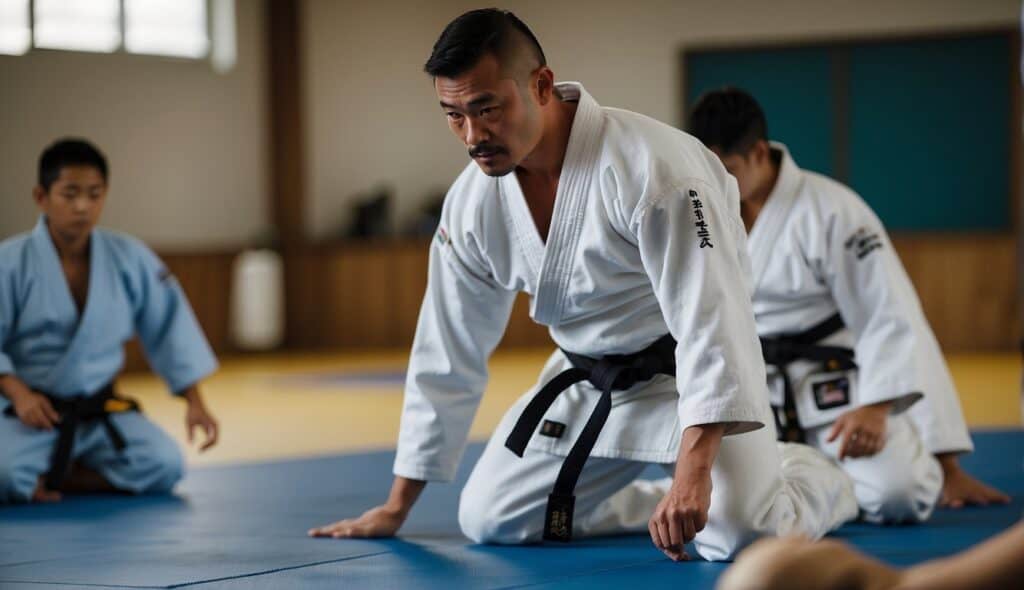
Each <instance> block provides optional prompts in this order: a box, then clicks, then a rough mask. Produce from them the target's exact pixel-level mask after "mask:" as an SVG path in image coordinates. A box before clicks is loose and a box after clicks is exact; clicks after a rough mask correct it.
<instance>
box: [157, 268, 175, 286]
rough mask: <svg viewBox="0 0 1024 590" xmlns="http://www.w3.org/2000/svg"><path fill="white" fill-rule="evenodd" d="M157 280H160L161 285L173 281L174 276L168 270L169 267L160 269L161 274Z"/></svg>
mask: <svg viewBox="0 0 1024 590" xmlns="http://www.w3.org/2000/svg"><path fill="white" fill-rule="evenodd" d="M156 278H158V279H160V282H161V283H166V282H167V281H169V280H171V279H173V278H174V275H172V274H171V271H169V270H167V267H164V268H162V269H160V273H159V274H158V275H156Z"/></svg>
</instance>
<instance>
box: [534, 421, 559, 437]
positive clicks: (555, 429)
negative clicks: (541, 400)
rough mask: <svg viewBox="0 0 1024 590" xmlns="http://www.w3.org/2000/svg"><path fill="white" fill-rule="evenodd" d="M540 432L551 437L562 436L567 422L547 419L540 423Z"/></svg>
mask: <svg viewBox="0 0 1024 590" xmlns="http://www.w3.org/2000/svg"><path fill="white" fill-rule="evenodd" d="M540 434H541V435H542V436H550V437H551V438H562V435H563V434H565V424H562V423H561V422H555V421H554V420H545V421H544V423H543V424H541V425H540Z"/></svg>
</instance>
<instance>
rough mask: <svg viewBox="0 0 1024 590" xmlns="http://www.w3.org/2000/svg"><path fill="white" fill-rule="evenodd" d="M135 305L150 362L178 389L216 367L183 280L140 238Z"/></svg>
mask: <svg viewBox="0 0 1024 590" xmlns="http://www.w3.org/2000/svg"><path fill="white" fill-rule="evenodd" d="M132 253H133V255H134V258H135V260H134V263H135V264H134V265H133V266H134V271H135V273H134V274H135V275H136V276H135V277H134V281H133V283H134V285H135V288H134V289H132V290H131V291H132V293H131V295H132V306H133V313H134V319H135V330H136V331H137V332H138V335H139V340H140V341H141V342H142V348H143V350H144V351H145V353H146V358H147V359H148V360H149V364H150V366H152V367H153V370H154V371H156V373H157V374H158V375H160V377H161V378H163V380H164V381H165V382H166V383H167V386H168V387H169V388H170V390H171V391H172V392H174V393H175V394H177V393H181V392H182V391H184V390H185V389H186V388H188V387H189V386H191V385H194V384H195V383H197V382H198V381H199V380H201V379H203V378H204V377H207V376H208V375H210V374H211V373H213V372H214V371H215V370H216V369H217V359H216V357H214V355H213V351H212V350H211V349H210V344H209V343H208V342H207V341H206V337H205V336H204V335H203V331H202V328H200V327H199V322H198V321H197V320H196V316H195V314H194V313H193V312H192V307H191V306H190V305H189V303H188V299H187V298H186V297H185V293H184V291H182V289H181V285H179V284H178V281H177V279H175V278H174V275H172V274H171V273H170V271H169V270H167V267H166V266H164V264H163V262H161V260H160V259H159V258H158V257H157V256H156V254H154V253H153V251H152V250H150V249H149V248H147V247H146V246H144V245H142V244H141V243H137V244H136V247H134V248H132Z"/></svg>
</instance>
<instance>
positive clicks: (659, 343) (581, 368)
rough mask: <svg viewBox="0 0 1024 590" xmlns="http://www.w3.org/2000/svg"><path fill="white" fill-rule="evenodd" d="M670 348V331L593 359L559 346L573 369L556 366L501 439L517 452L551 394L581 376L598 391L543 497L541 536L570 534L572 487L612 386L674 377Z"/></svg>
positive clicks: (606, 409) (606, 411)
mask: <svg viewBox="0 0 1024 590" xmlns="http://www.w3.org/2000/svg"><path fill="white" fill-rule="evenodd" d="M675 350H676V341H675V339H674V338H672V336H671V335H665V336H662V337H661V338H659V339H658V340H656V341H655V342H654V343H653V344H651V345H650V346H648V347H647V348H645V349H643V350H641V351H640V352H637V353H634V354H615V355H608V356H605V357H602V358H600V359H595V358H590V357H587V356H583V355H580V354H575V353H571V352H568V351H562V352H564V353H565V356H566V357H567V358H568V359H569V362H571V363H572V366H573V368H571V369H566V370H565V371H562V372H561V373H559V374H558V375H557V376H556V377H555V378H554V379H552V380H551V381H549V382H548V383H547V384H546V385H545V386H544V387H542V388H541V390H540V391H539V392H537V395H535V396H534V397H533V399H532V400H530V403H529V404H527V405H526V409H525V410H523V414H522V415H521V416H520V417H519V421H518V422H516V425H515V427H514V428H513V429H512V433H511V434H509V436H508V439H507V440H506V441H505V446H506V447H508V448H509V450H511V451H512V452H513V453H515V454H516V455H518V456H520V457H522V456H523V453H524V452H525V451H526V445H527V443H529V442H530V437H531V436H533V433H534V431H535V430H536V429H537V426H538V425H539V424H540V422H541V420H542V419H543V418H544V413H545V412H547V411H548V408H550V407H551V404H553V403H555V398H557V397H558V396H559V394H561V393H562V392H563V391H565V390H566V389H569V387H571V386H572V385H574V384H576V383H579V382H581V381H590V383H591V384H592V385H593V386H594V387H596V388H597V389H599V390H600V391H601V397H600V398H599V399H598V400H597V407H595V408H594V411H593V412H592V413H591V414H590V419H588V420H587V424H586V425H585V426H584V427H583V431H582V432H581V433H580V436H579V438H578V439H577V440H576V443H575V444H573V446H572V449H571V450H570V451H569V455H568V456H566V458H565V461H564V462H563V463H562V468H561V470H559V472H558V478H557V479H555V485H554V488H553V489H552V491H551V495H550V496H548V505H547V513H546V514H545V517H544V538H545V539H548V540H552V541H569V540H570V539H571V538H572V513H573V506H574V504H575V502H576V497H575V496H574V495H573V490H574V489H575V488H576V482H577V481H578V480H579V478H580V473H582V472H583V465H584V464H585V463H586V462H587V457H589V456H590V452H591V451H592V450H593V449H594V444H595V443H596V442H597V436H598V435H599V434H600V433H601V429H602V428H604V423H605V422H606V421H607V420H608V415H609V413H611V409H612V391H621V390H625V389H629V388H630V387H633V386H634V385H636V384H637V383H640V382H641V381H647V380H649V379H651V378H653V377H654V376H655V375H658V374H664V375H671V376H673V377H674V376H675V374H676V359H675Z"/></svg>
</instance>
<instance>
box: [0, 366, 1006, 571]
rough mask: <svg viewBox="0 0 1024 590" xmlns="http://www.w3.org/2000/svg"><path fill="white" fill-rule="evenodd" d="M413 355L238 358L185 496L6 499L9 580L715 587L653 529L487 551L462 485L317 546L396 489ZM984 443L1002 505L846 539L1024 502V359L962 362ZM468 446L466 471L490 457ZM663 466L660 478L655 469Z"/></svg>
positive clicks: (960, 537) (506, 400) (178, 414)
mask: <svg viewBox="0 0 1024 590" xmlns="http://www.w3.org/2000/svg"><path fill="white" fill-rule="evenodd" d="M545 356H546V354H545V353H544V352H543V351H541V352H513V353H502V354H499V355H498V356H497V357H496V358H495V360H494V362H493V363H492V372H491V375H492V379H491V383H492V386H491V388H490V390H489V391H488V394H487V395H486V396H485V398H484V403H483V406H482V407H481V409H480V412H479V413H478V415H477V419H476V421H475V423H474V426H473V429H472V437H473V439H474V440H476V441H481V440H483V439H484V438H485V437H486V436H487V434H488V433H489V432H490V430H491V429H492V428H493V427H494V425H495V424H496V423H497V421H498V419H499V418H500V416H501V414H502V412H503V411H504V409H505V408H507V407H508V405H509V404H510V403H511V402H512V400H513V399H515V398H516V397H517V396H518V395H520V393H521V392H522V391H523V390H524V389H526V388H528V387H529V386H530V385H531V384H532V382H533V379H534V378H535V376H536V373H537V370H538V369H539V368H540V366H541V364H542V363H543V360H544V358H545ZM404 361H405V353H404V352H395V353H392V352H384V353H377V354H370V353H367V354H358V355H356V354H346V355H321V356H310V355H304V356H256V357H247V358H240V359H232V360H228V361H226V362H225V363H224V367H223V369H222V370H221V372H220V373H219V374H218V375H217V376H216V377H214V378H213V379H211V380H210V381H209V382H208V383H207V385H206V388H205V391H206V395H207V397H208V399H209V402H210V405H211V407H212V409H213V410H214V411H215V412H216V414H217V416H218V417H219V418H220V420H221V423H222V427H223V433H222V437H223V439H222V443H221V445H220V446H218V447H217V448H216V449H214V450H212V451H210V452H209V453H206V454H204V455H198V454H196V453H194V452H191V451H190V452H189V453H188V455H187V456H188V460H189V463H190V465H191V467H192V469H191V471H190V473H189V475H188V477H187V478H186V479H185V481H184V482H183V483H182V484H181V485H180V486H179V488H178V490H177V494H176V495H175V496H174V497H163V498H157V497H152V498H126V497H113V496H93V497H78V498H71V499H69V500H67V501H65V502H64V503H62V504H58V505H52V506H19V507H8V508H0V589H4V590H6V589H13V588H25V589H41V588H69V587H70V588H75V587H85V588H176V587H183V586H196V587H200V588H230V589H235V588H239V589H241V588H257V589H262V588H268V589H269V588H365V587H373V588H374V589H375V590H383V589H386V588H538V589H544V588H552V589H553V588H559V589H566V588H618V587H624V586H627V585H635V586H638V587H639V586H642V587H645V588H710V587H712V586H713V584H714V580H715V579H716V578H717V576H718V575H719V574H720V572H721V571H722V569H723V568H724V567H725V565H724V564H711V563H705V562H690V563H681V564H676V563H671V562H669V561H667V560H666V559H665V558H664V557H662V555H661V553H660V552H658V551H657V550H656V549H654V548H653V547H652V546H651V544H650V542H649V540H648V539H647V538H646V537H644V536H634V537H619V538H613V539H598V540H588V541H582V542H576V543H573V544H571V545H568V546H545V547H483V546H476V545H471V544H470V543H469V542H468V541H466V540H465V539H464V538H462V537H461V536H460V535H459V533H458V528H457V524H456V518H455V514H456V505H457V501H458V490H459V487H460V486H459V482H456V483H455V484H451V485H432V486H428V488H427V491H426V492H425V493H424V496H423V498H422V499H421V500H420V502H419V504H418V505H417V507H416V509H415V510H414V511H413V515H412V517H411V518H410V520H409V522H408V523H407V524H406V526H405V527H404V528H403V531H402V538H401V539H397V540H384V541H333V540H320V539H309V538H306V536H305V531H306V529H307V528H309V527H310V526H314V525H318V524H324V523H326V522H328V521H331V520H335V519H337V518H340V517H344V516H351V515H356V514H358V513H360V512H361V511H362V510H364V509H366V508H368V507H370V506H372V505H374V504H375V503H377V502H379V501H380V500H382V499H383V498H384V496H385V494H386V492H387V486H388V485H389V482H390V466H391V460H392V455H393V453H392V449H393V444H394V440H395V436H396V433H397V429H398V416H399V412H400V409H401V387H400V383H401V375H402V372H403V370H404ZM950 364H951V367H952V369H953V373H954V376H955V378H956V380H957V384H958V385H959V387H960V390H961V393H962V396H963V400H962V401H963V404H964V409H965V413H966V414H967V417H968V421H969V422H970V424H971V426H972V428H974V429H975V442H976V444H977V447H978V449H977V452H976V453H975V454H974V455H972V456H970V457H968V458H967V459H966V460H965V465H967V466H968V468H969V469H971V470H972V471H973V472H974V473H975V474H976V475H979V476H981V477H983V478H984V479H986V480H987V481H989V482H991V483H994V484H996V485H999V486H1001V487H1002V488H1003V489H1004V490H1006V491H1007V492H1009V493H1011V494H1012V495H1013V497H1014V501H1013V504H1012V505H1010V506H1006V507H997V508H987V509H967V510H963V511H939V512H937V514H936V516H935V518H934V519H933V520H932V522H930V523H929V524H927V525H925V526H918V527H872V526H866V525H858V524H854V525H848V526H846V527H844V528H843V529H841V530H840V531H839V532H838V534H837V536H839V537H841V538H844V539H847V540H849V541H850V542H852V543H854V544H855V545H857V546H859V547H861V548H863V549H864V550H866V551H868V552H869V553H871V554H872V555H875V556H877V557H879V558H880V559H883V560H885V561H887V562H890V563H894V564H909V563H915V562H919V561H922V560H925V559H929V558H932V557H936V556H941V555H947V554H950V553H953V552H955V551H958V550H960V549H962V548H964V547H967V546H969V545H971V544H974V543H976V542H977V541H979V540H981V539H984V538H986V537H989V536H991V535H993V534H995V533H996V532H998V531H999V530H1001V529H1003V528H1005V527H1006V526H1008V525H1010V524H1011V523H1012V522H1015V521H1016V520H1017V519H1019V518H1020V516H1021V513H1022V510H1024V471H1022V469H1024V465H1022V459H1024V433H1022V432H1021V430H1020V416H1021V411H1020V398H1019V391H1020V386H1019V378H1020V366H1019V362H1018V360H1017V358H1016V357H1015V356H1012V355H1003V356H999V355H995V356H984V355H982V356H979V355H972V356H955V357H952V358H951V359H950ZM122 389H123V390H124V391H125V392H126V393H129V394H131V395H134V396H136V397H138V398H139V399H140V400H141V401H142V402H143V405H144V407H145V409H146V411H147V413H148V414H149V415H150V416H151V417H152V418H153V419H154V420H156V421H157V422H159V423H160V424H161V425H163V426H164V427H165V428H166V429H167V430H169V431H170V432H171V433H172V434H173V435H174V436H175V437H176V438H178V439H179V440H180V441H181V442H182V443H183V444H184V432H183V430H184V429H183V426H182V423H183V408H182V407H181V402H179V401H178V400H174V399H171V398H169V397H168V396H166V395H165V394H164V393H163V390H162V387H161V386H160V384H159V383H158V382H157V381H156V380H155V379H153V378H152V377H148V376H130V377H127V378H125V379H123V380H122ZM480 449H481V445H480V444H473V445H472V446H471V447H470V449H469V451H468V452H467V455H466V458H465V460H464V461H463V465H462V469H461V471H460V482H461V481H464V480H465V478H466V476H467V475H468V473H469V469H470V468H471V466H472V462H473V460H474V459H475V458H476V456H477V455H478V454H479V452H480ZM658 473H660V472H659V471H657V470H652V471H651V475H652V476H657V475H658Z"/></svg>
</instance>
